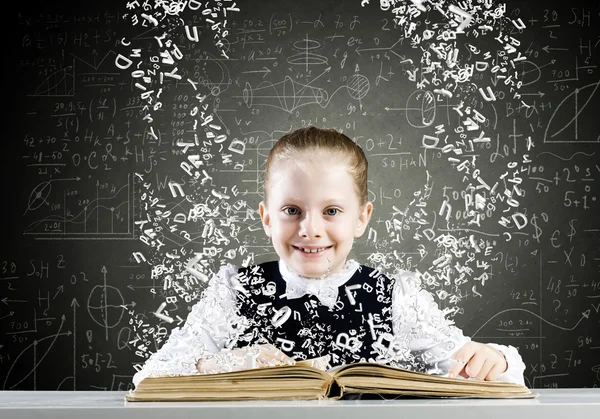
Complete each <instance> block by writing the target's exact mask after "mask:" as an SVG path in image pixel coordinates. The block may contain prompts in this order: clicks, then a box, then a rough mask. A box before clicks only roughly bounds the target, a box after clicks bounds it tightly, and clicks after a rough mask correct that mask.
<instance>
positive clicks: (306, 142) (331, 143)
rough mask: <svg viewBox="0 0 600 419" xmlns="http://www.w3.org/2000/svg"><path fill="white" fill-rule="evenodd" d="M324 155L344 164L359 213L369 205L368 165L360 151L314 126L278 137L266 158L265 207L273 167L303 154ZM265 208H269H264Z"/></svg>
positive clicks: (350, 142)
mask: <svg viewBox="0 0 600 419" xmlns="http://www.w3.org/2000/svg"><path fill="white" fill-rule="evenodd" d="M317 151H325V152H330V153H332V154H337V156H338V157H340V158H341V160H342V161H343V162H344V163H346V166H347V168H348V173H349V174H350V175H351V176H352V178H353V179H354V184H355V186H356V192H357V195H358V200H359V205H360V208H361V209H362V208H363V207H364V206H365V204H366V203H367V201H368V188H367V172H368V168H369V163H368V162H367V158H366V156H365V153H364V152H363V150H362V148H361V147H360V146H359V145H358V144H356V143H355V142H354V141H353V140H351V139H350V138H348V137H347V136H346V135H344V134H342V133H341V132H338V131H336V130H335V129H327V128H317V127H314V126H311V127H306V128H298V129H297V130H295V131H292V132H290V133H288V134H286V135H284V136H283V137H281V138H280V139H279V140H278V141H277V142H276V143H275V145H274V146H273V148H272V149H271V151H270V152H269V156H268V157H267V165H266V169H265V179H264V187H263V189H264V201H265V204H267V203H268V185H269V182H270V181H271V174H272V171H273V167H274V165H276V164H277V163H279V162H281V161H284V160H286V159H294V158H297V157H298V154H300V153H303V152H313V153H314V152H317ZM267 205H268V204H267Z"/></svg>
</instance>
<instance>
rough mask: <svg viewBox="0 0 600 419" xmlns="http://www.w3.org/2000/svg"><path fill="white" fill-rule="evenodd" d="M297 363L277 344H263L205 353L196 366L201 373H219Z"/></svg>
mask: <svg viewBox="0 0 600 419" xmlns="http://www.w3.org/2000/svg"><path fill="white" fill-rule="evenodd" d="M295 363H296V362H295V361H294V360H293V359H292V358H290V357H289V356H287V355H286V354H284V353H283V352H282V351H281V350H279V349H277V348H276V347H275V346H273V345H271V344H263V345H254V346H246V347H244V348H237V349H232V350H226V351H221V352H218V353H216V354H210V355H205V356H203V357H202V358H200V359H199V360H198V361H197V362H196V368H197V369H198V373H200V374H218V373H224V372H232V371H240V370H246V369H252V368H265V367H274V366H277V365H294V364H295Z"/></svg>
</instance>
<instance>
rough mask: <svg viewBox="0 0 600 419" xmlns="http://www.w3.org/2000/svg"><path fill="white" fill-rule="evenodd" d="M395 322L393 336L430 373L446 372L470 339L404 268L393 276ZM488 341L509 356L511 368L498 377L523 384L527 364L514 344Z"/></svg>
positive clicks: (411, 273)
mask: <svg viewBox="0 0 600 419" xmlns="http://www.w3.org/2000/svg"><path fill="white" fill-rule="evenodd" d="M393 279H394V288H393V298H392V322H393V329H394V340H395V341H396V342H397V346H398V347H404V348H406V349H407V350H408V352H410V354H411V355H412V356H413V357H414V364H416V366H417V367H418V368H419V369H421V370H424V371H425V372H427V373H431V374H436V375H444V374H447V373H448V371H449V370H450V367H451V366H452V361H451V360H450V357H451V356H452V354H453V353H454V352H456V351H457V350H458V349H460V348H461V347H462V346H463V345H464V344H465V343H467V342H469V341H470V340H471V339H470V338H469V337H467V336H464V334H463V332H462V330H461V329H459V328H458V327H456V326H455V325H454V321H453V320H450V319H447V318H446V312H444V311H442V310H440V308H439V307H438V305H437V303H436V302H435V301H434V298H433V296H432V295H431V294H430V293H429V292H428V291H426V290H424V289H423V288H422V286H421V280H420V278H419V276H418V275H417V274H416V273H414V272H410V271H401V272H399V273H397V274H395V275H394V276H393ZM488 345H490V346H492V347H494V348H496V349H497V350H499V351H500V352H501V353H502V354H503V355H504V357H505V358H506V361H507V365H508V368H507V370H506V371H505V372H504V373H502V374H501V375H500V376H499V377H498V379H497V381H505V382H513V383H518V384H523V385H524V378H523V371H524V370H525V364H524V363H523V360H522V359H521V356H520V355H519V353H518V351H517V350H516V348H514V347H513V346H510V345H509V346H504V345H497V344H494V343H489V344H488Z"/></svg>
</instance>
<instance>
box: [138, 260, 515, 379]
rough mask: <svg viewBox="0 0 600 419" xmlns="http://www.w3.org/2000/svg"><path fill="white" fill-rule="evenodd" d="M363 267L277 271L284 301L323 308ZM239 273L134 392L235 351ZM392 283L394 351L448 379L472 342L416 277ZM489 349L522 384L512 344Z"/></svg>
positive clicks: (228, 269)
mask: <svg viewBox="0 0 600 419" xmlns="http://www.w3.org/2000/svg"><path fill="white" fill-rule="evenodd" d="M359 266H360V264H359V263H358V262H356V261H355V260H353V259H350V260H348V261H347V262H346V265H345V266H344V268H343V269H342V270H341V271H340V272H338V273H335V274H331V275H329V276H328V277H326V278H321V279H314V278H307V277H303V276H301V275H298V274H297V273H296V272H294V271H292V270H291V269H290V268H289V267H288V266H287V265H286V264H285V263H284V262H283V261H282V260H279V270H280V273H281V276H282V277H283V279H284V280H285V282H286V297H287V298H288V299H293V298H299V297H301V296H302V295H303V294H304V293H308V294H313V295H316V296H317V297H318V298H319V300H320V301H321V304H324V305H328V304H329V303H328V301H327V299H325V298H324V299H321V295H327V296H329V297H331V290H332V289H333V290H337V289H338V288H339V287H341V286H342V285H343V284H345V283H346V282H347V281H348V280H349V279H350V278H351V277H352V276H353V275H354V273H355V271H356V269H358V267H359ZM237 273H238V268H237V267H236V266H235V265H233V264H231V263H228V264H226V265H224V266H221V268H220V269H219V272H218V273H217V274H216V275H214V276H213V277H212V278H211V280H210V281H209V284H208V286H207V288H206V289H205V290H204V291H203V293H202V298H201V299H200V301H198V302H197V303H196V304H194V306H193V307H192V310H191V312H190V313H189V315H188V317H187V320H186V322H185V324H184V325H183V326H182V327H175V328H174V329H173V330H172V331H171V334H170V336H169V338H168V339H167V341H166V342H165V343H164V345H163V346H162V347H161V348H160V349H159V350H158V351H157V352H156V353H153V354H152V355H151V356H150V357H149V358H148V359H147V360H146V362H145V364H144V365H143V367H142V369H141V370H140V371H138V372H137V373H136V374H135V375H134V376H133V384H134V385H135V386H136V387H137V385H138V384H139V382H140V381H142V379H144V378H146V377H157V376H165V375H195V374H197V373H198V371H197V369H196V361H197V360H198V359H199V358H200V357H202V356H204V355H207V354H211V353H216V352H219V351H221V350H222V349H232V348H234V347H235V346H236V343H237V338H238V336H240V335H242V334H243V332H244V330H245V328H246V327H248V325H249V322H248V320H247V319H246V318H245V317H244V316H240V315H239V313H238V312H237V311H238V310H237V306H236V301H237V298H236V293H237V292H238V291H241V290H243V287H242V285H241V284H240V283H239V282H238V280H237V279H236V278H235V277H236V275H237ZM393 278H394V279H395V284H394V289H393V295H392V323H393V330H394V339H395V342H394V343H395V346H394V348H395V349H398V348H400V350H399V351H398V352H397V353H402V352H403V349H404V354H405V356H406V357H408V358H410V357H415V358H419V360H421V361H422V362H424V363H425V365H426V366H427V370H426V372H428V373H435V374H439V375H443V374H447V372H448V370H449V369H450V367H451V366H452V362H453V361H452V360H451V359H450V356H451V355H452V354H453V353H454V352H456V351H457V350H458V349H459V348H460V347H462V346H463V345H464V344H465V343H467V342H469V341H470V340H471V339H470V338H469V337H465V336H464V335H463V333H462V330H461V329H459V328H458V327H456V326H455V325H454V322H453V321H452V320H449V319H446V317H445V315H444V313H443V311H442V310H440V309H439V308H438V305H437V303H436V302H435V301H434V299H433V296H432V295H431V294H430V293H429V292H428V291H426V290H424V289H422V287H421V280H420V278H419V277H418V275H417V274H415V273H413V272H409V271H401V272H399V273H397V274H395V275H393ZM324 290H326V291H327V292H323V291H324ZM336 296H337V294H336ZM333 301H335V298H334V299H333ZM488 345H490V346H492V347H494V348H496V349H497V350H499V351H500V352H501V353H502V354H503V355H504V357H505V358H506V361H507V364H508V369H507V370H506V371H505V372H504V373H502V374H501V375H500V377H498V379H497V381H505V382H513V383H518V384H523V385H524V384H525V383H524V377H523V372H524V370H525V364H524V363H523V360H522V358H521V355H520V354H519V352H518V351H517V349H516V348H515V347H513V346H510V345H508V346H505V345H498V344H494V343H488Z"/></svg>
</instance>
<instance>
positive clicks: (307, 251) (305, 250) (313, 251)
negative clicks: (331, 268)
mask: <svg viewBox="0 0 600 419" xmlns="http://www.w3.org/2000/svg"><path fill="white" fill-rule="evenodd" d="M301 249H302V251H303V252H306V253H317V252H321V251H323V250H325V247H321V248H320V249H314V250H310V249H305V248H301Z"/></svg>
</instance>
